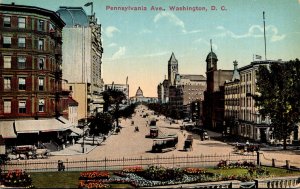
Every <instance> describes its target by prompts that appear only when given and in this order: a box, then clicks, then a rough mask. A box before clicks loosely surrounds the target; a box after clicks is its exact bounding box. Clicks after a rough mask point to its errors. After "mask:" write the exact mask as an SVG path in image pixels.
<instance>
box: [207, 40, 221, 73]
mask: <svg viewBox="0 0 300 189" xmlns="http://www.w3.org/2000/svg"><path fill="white" fill-rule="evenodd" d="M217 62H218V58H217V55H216V54H215V53H214V52H213V50H212V41H211V40H210V53H208V55H207V57H206V71H207V72H208V71H212V70H217V69H218V68H217Z"/></svg>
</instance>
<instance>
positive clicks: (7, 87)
mask: <svg viewBox="0 0 300 189" xmlns="http://www.w3.org/2000/svg"><path fill="white" fill-rule="evenodd" d="M4 90H11V78H10V77H4Z"/></svg>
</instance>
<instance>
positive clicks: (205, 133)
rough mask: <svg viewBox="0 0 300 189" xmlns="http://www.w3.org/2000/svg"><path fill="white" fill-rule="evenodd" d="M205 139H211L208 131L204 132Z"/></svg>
mask: <svg viewBox="0 0 300 189" xmlns="http://www.w3.org/2000/svg"><path fill="white" fill-rule="evenodd" d="M203 139H204V140H209V139H210V137H209V136H208V134H207V132H206V131H204V132H203Z"/></svg>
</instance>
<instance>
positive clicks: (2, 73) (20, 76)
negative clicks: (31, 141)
mask: <svg viewBox="0 0 300 189" xmlns="http://www.w3.org/2000/svg"><path fill="white" fill-rule="evenodd" d="M64 25H65V23H64V22H63V20H62V19H61V18H60V17H59V16H58V15H57V14H56V13H55V12H53V11H50V10H46V9H42V8H39V7H34V6H23V5H15V4H14V3H12V4H0V83H1V84H0V121H1V122H0V123H1V124H0V126H1V128H0V129H1V134H2V135H3V137H4V138H5V136H13V137H14V136H15V135H14V134H13V131H11V130H14V131H15V134H18V133H19V132H20V133H23V131H24V133H26V132H27V131H29V130H30V131H33V130H34V131H36V132H40V131H41V130H43V129H42V128H44V129H45V130H49V129H53V131H56V130H58V128H63V127H65V126H66V125H65V124H63V125H60V124H61V121H58V120H57V119H55V118H58V117H59V115H60V114H61V112H62V109H63V108H64V107H62V104H63V103H62V101H63V100H68V99H67V96H66V95H65V96H66V99H62V70H61V67H62V48H61V47H62V37H61V36H62V28H63V27H64ZM25 119H26V120H32V122H30V124H29V125H26V124H25V122H22V121H23V120H24V121H25ZM34 120H35V121H34ZM41 120H43V121H45V122H47V120H49V121H53V120H54V122H51V123H52V125H51V126H50V125H49V126H48V127H49V128H48V127H47V128H46V127H44V126H45V125H41V123H39V121H41ZM4 123H5V124H4ZM26 123H27V122H26ZM28 123H29V122H28ZM53 123H54V125H53ZM55 123H57V124H55ZM18 124H19V125H21V126H22V127H19V130H17V129H16V126H17V125H18ZM2 131H3V132H2Z"/></svg>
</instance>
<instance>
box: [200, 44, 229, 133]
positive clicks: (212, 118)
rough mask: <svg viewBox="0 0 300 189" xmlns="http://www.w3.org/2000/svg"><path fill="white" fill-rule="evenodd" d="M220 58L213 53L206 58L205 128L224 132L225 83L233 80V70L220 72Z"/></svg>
mask: <svg viewBox="0 0 300 189" xmlns="http://www.w3.org/2000/svg"><path fill="white" fill-rule="evenodd" d="M217 62H218V58H217V55H216V54H215V53H214V52H213V51H212V48H211V52H210V53H209V54H208V55H207V57H206V78H207V89H206V91H205V92H204V104H203V123H204V126H206V127H208V128H211V129H214V130H219V131H222V130H224V129H225V128H223V126H225V119H224V108H225V107H224V99H225V95H224V83H225V81H226V80H231V79H232V75H233V70H220V69H219V70H218V68H217Z"/></svg>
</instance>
